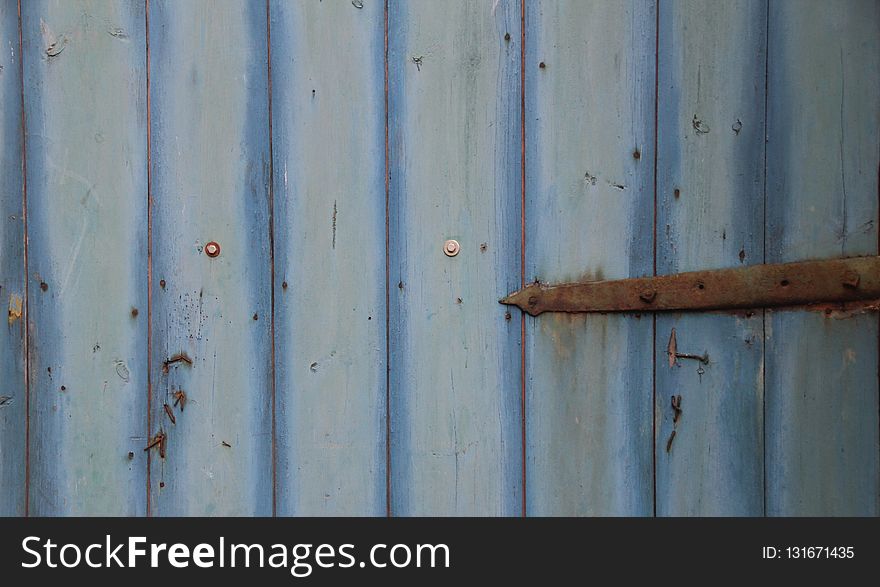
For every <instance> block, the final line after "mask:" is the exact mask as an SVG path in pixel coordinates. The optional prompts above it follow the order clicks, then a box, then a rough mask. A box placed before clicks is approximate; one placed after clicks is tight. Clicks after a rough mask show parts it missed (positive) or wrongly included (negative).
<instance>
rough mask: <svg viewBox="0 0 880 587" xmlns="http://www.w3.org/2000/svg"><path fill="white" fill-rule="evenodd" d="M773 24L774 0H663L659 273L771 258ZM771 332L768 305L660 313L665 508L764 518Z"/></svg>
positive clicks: (660, 490)
mask: <svg viewBox="0 0 880 587" xmlns="http://www.w3.org/2000/svg"><path fill="white" fill-rule="evenodd" d="M766 31H767V4H766V2H760V1H758V2H756V1H752V0H742V1H736V2H725V3H711V4H707V3H704V2H699V1H695V0H681V1H677V0H676V1H671V2H662V3H661V4H660V20H659V59H658V68H659V73H658V76H659V86H658V88H659V91H658V100H659V109H658V117H659V118H658V153H657V201H658V210H657V238H658V243H657V272H658V273H659V274H668V273H677V272H683V271H695V270H699V269H715V268H722V267H736V266H740V265H749V264H753V263H761V262H763V259H764V243H763V225H764V100H765V83H764V80H765V65H766V60H765V55H766ZM673 331H674V332H675V340H676V343H677V347H678V349H677V350H678V352H681V353H690V354H696V355H704V354H705V355H706V356H708V364H704V363H702V362H699V361H694V360H691V359H676V360H674V364H671V363H670V361H671V360H672V359H670V357H669V355H668V349H669V341H670V340H671V338H672V332H673ZM763 338H764V333H763V313H762V312H761V311H760V310H759V311H757V312H745V313H740V314H738V315H729V314H711V313H710V314H705V313H703V314H673V315H668V314H663V315H658V316H657V338H656V340H655V351H654V352H655V353H656V359H655V360H656V369H657V372H656V397H655V401H656V403H655V419H656V428H655V429H656V438H655V453H656V454H655V459H656V460H655V462H656V474H657V481H656V488H657V501H656V503H657V514H658V515H673V516H687V515H702V516H712V515H716V516H717V515H746V516H760V515H763V512H764V460H763V456H764V448H763V433H764V430H763V414H764V395H763V391H764V387H763ZM672 396H676V397H678V396H680V397H681V405H680V408H681V410H682V411H681V412H680V413H679V415H678V416H677V417H676V415H675V414H676V411H675V410H674V409H673V407H672V401H671V398H672ZM673 433H674V434H675V436H674V437H672V435H673Z"/></svg>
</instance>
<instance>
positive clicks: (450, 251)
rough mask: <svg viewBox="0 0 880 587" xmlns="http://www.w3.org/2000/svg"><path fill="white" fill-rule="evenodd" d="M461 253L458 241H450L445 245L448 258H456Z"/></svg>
mask: <svg viewBox="0 0 880 587" xmlns="http://www.w3.org/2000/svg"><path fill="white" fill-rule="evenodd" d="M459 251H461V245H460V244H458V241H457V240H453V239H449V240H448V241H446V242H445V243H443V252H444V253H446V256H447V257H454V256H456V255H457V254H458V253H459Z"/></svg>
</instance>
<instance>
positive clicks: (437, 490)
mask: <svg viewBox="0 0 880 587" xmlns="http://www.w3.org/2000/svg"><path fill="white" fill-rule="evenodd" d="M389 19H390V20H389V76H390V80H389V84H390V86H389V91H390V95H389V99H390V106H389V117H390V149H391V155H390V170H391V200H390V238H391V245H390V256H391V261H390V263H391V265H390V266H391V279H390V281H391V288H390V289H391V293H390V297H391V305H390V309H389V312H390V316H391V324H390V328H391V330H390V337H391V340H390V343H391V380H390V385H391V389H390V400H389V401H390V402H391V405H390V418H391V464H390V466H391V474H392V480H391V483H392V485H391V511H392V513H393V514H396V515H516V514H519V513H521V510H522V469H521V463H522V441H521V399H520V395H521V391H520V390H521V380H520V352H519V344H520V322H519V320H517V319H511V318H509V317H507V316H508V315H507V314H506V308H504V307H503V306H501V305H500V304H498V299H499V298H501V297H502V296H503V295H505V294H506V293H507V292H508V291H510V290H511V289H512V288H515V287H518V286H519V281H520V265H519V264H520V256H521V255H520V251H521V248H520V222H521V206H520V201H521V196H520V194H521V183H520V181H521V179H520V178H521V173H520V163H521V158H520V150H521V140H520V137H521V135H520V130H519V129H520V124H519V120H520V101H521V100H520V96H521V94H520V88H521V82H520V60H521V53H520V42H519V39H520V20H521V5H520V3H519V2H517V1H503V2H495V3H492V2H484V1H476V0H456V1H453V2H429V1H419V2H405V3H404V2H392V3H391V4H390V14H389ZM506 35H509V38H506ZM446 239H457V240H458V241H459V242H460V244H461V252H460V253H459V254H458V256H456V257H446V256H445V255H444V253H443V244H444V241H445V240H446Z"/></svg>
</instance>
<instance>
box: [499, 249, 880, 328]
mask: <svg viewBox="0 0 880 587" xmlns="http://www.w3.org/2000/svg"><path fill="white" fill-rule="evenodd" d="M878 298H880V257H854V258H850V259H833V260H827V261H803V262H798V263H778V264H768V265H750V266H747V267H736V268H732V269H718V270H711V271H693V272H690V273H678V274H675V275H658V276H656V277H636V278H630V279H618V280H609V281H587V282H583V283H568V284H562V285H543V284H540V283H532V284H529V285H527V286H526V287H524V288H523V289H521V290H519V291H516V292H513V293H511V294H510V295H509V296H507V297H506V298H504V299H502V300H500V302H501V303H502V304H508V305H513V306H519V308H520V309H522V310H523V311H524V312H528V313H529V314H531V315H532V316H537V315H538V314H542V313H544V312H659V311H694V310H735V309H747V308H765V307H778V306H800V305H808V304H818V303H832V302H854V301H861V300H872V299H878Z"/></svg>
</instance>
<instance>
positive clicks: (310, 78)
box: [270, 1, 387, 515]
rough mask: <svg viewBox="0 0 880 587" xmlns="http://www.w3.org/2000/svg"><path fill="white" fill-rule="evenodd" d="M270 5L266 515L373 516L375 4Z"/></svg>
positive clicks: (380, 266)
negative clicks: (271, 492)
mask: <svg viewBox="0 0 880 587" xmlns="http://www.w3.org/2000/svg"><path fill="white" fill-rule="evenodd" d="M270 17H271V19H270V23H271V38H272V49H271V51H272V104H273V107H272V119H273V123H272V129H273V130H272V132H273V145H274V146H273V153H274V170H275V173H274V202H275V207H274V209H275V214H274V218H275V300H276V306H275V308H276V324H275V333H276V373H277V375H276V381H277V386H276V394H277V413H276V421H277V429H278V449H277V454H278V474H277V486H278V487H277V494H278V514H279V515H385V510H386V479H385V466H386V463H385V447H386V433H385V416H386V411H385V389H386V385H385V377H386V364H387V362H386V347H385V325H386V320H385V319H386V306H385V169H384V160H385V128H384V125H385V107H384V91H385V90H384V83H385V82H384V75H385V74H384V60H385V56H384V55H385V49H384V4H383V3H382V2H364V5H363V7H362V8H361V9H358V8H356V7H355V6H353V5H352V4H351V3H350V2H322V3H316V2H312V3H304V2H303V3H292V2H285V1H281V2H276V1H273V2H271V3H270ZM285 284H286V286H285Z"/></svg>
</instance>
